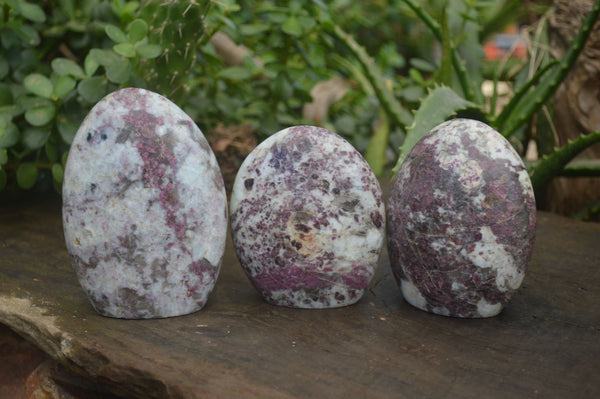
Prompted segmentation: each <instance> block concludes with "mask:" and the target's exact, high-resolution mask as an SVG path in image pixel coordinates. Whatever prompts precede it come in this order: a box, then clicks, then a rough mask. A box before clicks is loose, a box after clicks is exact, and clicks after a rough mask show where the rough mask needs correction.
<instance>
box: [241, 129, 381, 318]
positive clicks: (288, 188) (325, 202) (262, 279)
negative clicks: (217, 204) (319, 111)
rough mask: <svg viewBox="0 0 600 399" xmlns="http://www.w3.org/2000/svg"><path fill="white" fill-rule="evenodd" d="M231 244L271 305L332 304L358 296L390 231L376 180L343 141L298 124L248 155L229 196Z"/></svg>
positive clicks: (312, 305) (338, 303) (325, 131)
mask: <svg viewBox="0 0 600 399" xmlns="http://www.w3.org/2000/svg"><path fill="white" fill-rule="evenodd" d="M230 210H231V212H230V213H231V229H232V235H233V241H234V244H235V250H236V252H237V255H238V257H239V259H240V263H241V264H242V267H243V268H244V270H245V272H246V274H247V275H248V277H249V279H250V281H251V282H252V284H253V285H254V286H255V287H256V288H257V289H258V291H259V292H260V293H261V294H262V296H263V298H264V299H265V300H266V301H267V302H269V303H271V304H275V305H282V306H289V307H299V308H330V307H339V306H345V305H350V304H352V303H355V302H356V301H358V300H359V299H360V298H361V297H362V295H363V292H364V290H365V288H367V287H368V285H369V282H370V281H371V278H372V277H373V273H374V270H375V267H376V264H377V260H378V258H379V254H380V252H381V247H382V245H383V242H384V235H385V216H384V212H385V211H384V204H383V201H382V195H381V190H380V187H379V183H378V182H377V179H376V178H375V176H374V174H373V172H372V171H371V169H370V168H369V166H368V164H367V163H366V162H365V160H364V159H363V158H362V156H361V155H360V153H359V152H358V151H356V149H354V148H353V147H352V146H351V145H350V144H349V143H348V142H347V141H346V140H344V139H343V138H341V137H340V136H338V135H337V134H335V133H333V132H330V131H328V130H325V129H322V128H319V127H313V126H295V127H290V128H288V129H285V130H282V131H280V132H278V133H276V134H274V135H273V136H271V137H269V138H268V139H267V140H265V141H264V142H262V143H261V144H260V145H259V146H258V147H256V148H255V149H254V151H253V152H252V153H251V154H250V155H249V156H248V157H247V158H246V159H245V161H244V163H243V164H242V166H241V168H240V170H239V172H238V174H237V176H236V179H235V183H234V186H233V192H232V196H231V204H230Z"/></svg>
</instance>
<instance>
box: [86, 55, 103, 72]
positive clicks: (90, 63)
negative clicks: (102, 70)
mask: <svg viewBox="0 0 600 399" xmlns="http://www.w3.org/2000/svg"><path fill="white" fill-rule="evenodd" d="M99 66H100V63H98V61H96V59H95V58H94V57H93V56H92V54H91V53H90V54H88V55H87V56H86V57H85V61H83V68H84V70H85V74H86V75H87V76H92V75H94V74H95V73H96V71H97V70H98V67H99Z"/></svg>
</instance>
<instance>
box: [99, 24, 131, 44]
mask: <svg viewBox="0 0 600 399" xmlns="http://www.w3.org/2000/svg"><path fill="white" fill-rule="evenodd" d="M104 32H106V35H107V36H108V37H109V38H110V40H112V41H113V42H115V43H127V42H128V41H129V40H128V39H127V35H125V33H124V32H123V31H122V30H121V29H119V28H118V27H116V26H115V25H111V24H108V25H106V26H105V27H104Z"/></svg>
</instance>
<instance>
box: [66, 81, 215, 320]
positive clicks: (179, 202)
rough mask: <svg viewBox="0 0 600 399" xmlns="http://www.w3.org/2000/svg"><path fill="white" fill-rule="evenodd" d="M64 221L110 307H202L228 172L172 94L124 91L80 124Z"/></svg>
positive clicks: (89, 280) (80, 262) (95, 293)
mask: <svg viewBox="0 0 600 399" xmlns="http://www.w3.org/2000/svg"><path fill="white" fill-rule="evenodd" d="M63 222H64V232H65V240H66V244H67V249H68V251H69V254H70V255H71V258H72V261H73V267H74V269H75V271H76V272H77V276H78V278H79V281H80V283H81V286H82V287H83V289H84V291H85V292H86V294H87V295H88V297H89V299H90V301H91V303H92V305H93V306H94V308H95V309H96V310H97V311H98V312H99V313H100V314H102V315H105V316H112V317H121V318H154V317H169V316H177V315H181V314H187V313H190V312H193V311H196V310H199V309H201V308H202V307H203V306H204V305H205V304H206V300H207V297H208V295H209V293H210V292H211V291H212V289H213V287H214V284H215V281H216V278H217V275H218V273H219V267H220V264H221V259H222V256H223V252H224V249H225V238H226V230H227V201H226V196H225V189H224V185H223V179H222V176H221V172H220V170H219V167H218V165H217V162H216V158H215V156H214V154H213V153H212V150H211V149H210V147H209V145H208V142H207V141H206V139H205V137H204V136H203V134H202V132H201V131H200V130H199V129H198V127H197V126H196V125H195V124H194V122H193V121H192V120H191V119H190V118H189V116H188V115H186V114H185V113H184V112H183V111H182V110H181V109H179V108H178V107H177V106H176V105H175V104H173V103H172V102H170V101H169V100H167V99H166V98H165V97H163V96H160V95H158V94H156V93H152V92H150V91H147V90H143V89H136V88H129V89H122V90H119V91H116V92H114V93H112V94H110V95H108V96H106V97H105V98H104V99H102V100H101V101H100V102H99V103H98V104H96V106H95V107H94V108H93V109H92V110H91V111H90V113H89V115H88V116H87V117H86V118H85V120H84V121H83V123H82V124H81V126H80V128H79V130H78V132H77V134H76V136H75V139H74V141H73V144H72V146H71V150H70V152H69V158H68V161H67V165H66V168H65V180H64V185H63Z"/></svg>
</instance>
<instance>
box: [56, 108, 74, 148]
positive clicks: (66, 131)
mask: <svg viewBox="0 0 600 399" xmlns="http://www.w3.org/2000/svg"><path fill="white" fill-rule="evenodd" d="M56 128H57V129H58V133H59V134H60V137H61V138H62V140H63V141H64V142H65V143H67V144H69V145H71V144H72V143H73V139H74V138H75V133H77V129H78V128H79V123H78V122H77V121H75V120H72V119H69V118H68V117H67V116H66V115H63V114H59V115H58V116H57V117H56Z"/></svg>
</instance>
